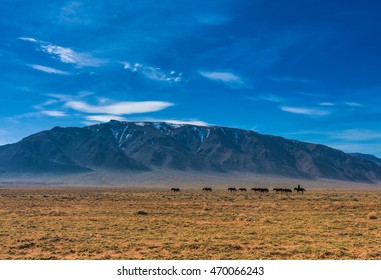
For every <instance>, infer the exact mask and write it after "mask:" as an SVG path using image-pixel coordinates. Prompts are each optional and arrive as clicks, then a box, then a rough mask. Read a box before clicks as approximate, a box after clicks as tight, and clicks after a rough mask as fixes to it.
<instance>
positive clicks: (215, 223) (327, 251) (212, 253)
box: [0, 188, 381, 259]
mask: <svg viewBox="0 0 381 280" xmlns="http://www.w3.org/2000/svg"><path fill="white" fill-rule="evenodd" d="M380 211H381V192H380V191H355V190H351V191H332V190H312V191H311V190H309V191H307V192H306V193H305V194H304V195H302V194H295V193H293V194H275V193H271V192H270V193H269V194H255V193H252V192H247V193H235V194H231V193H228V192H227V191H226V190H214V191H213V192H212V193H203V192H202V191H201V190H182V191H181V192H180V193H171V192H170V191H169V189H168V190H129V189H83V188H82V189H80V188H67V189H48V188H41V189H17V188H16V189H0V240H1V243H2V244H1V246H0V258H1V259H381V216H380V214H381V212H380Z"/></svg>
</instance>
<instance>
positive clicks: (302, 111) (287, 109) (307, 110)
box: [280, 106, 331, 116]
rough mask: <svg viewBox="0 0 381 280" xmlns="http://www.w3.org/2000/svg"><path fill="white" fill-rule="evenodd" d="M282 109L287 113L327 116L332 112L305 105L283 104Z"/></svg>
mask: <svg viewBox="0 0 381 280" xmlns="http://www.w3.org/2000/svg"><path fill="white" fill-rule="evenodd" d="M280 109H281V110H282V111H284V112H287V113H292V114H300V115H308V116H326V115H329V114H330V113H331V112H330V111H327V110H320V109H315V108H305V107H290V106H281V107H280Z"/></svg>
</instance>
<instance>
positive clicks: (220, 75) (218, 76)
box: [200, 71, 245, 87]
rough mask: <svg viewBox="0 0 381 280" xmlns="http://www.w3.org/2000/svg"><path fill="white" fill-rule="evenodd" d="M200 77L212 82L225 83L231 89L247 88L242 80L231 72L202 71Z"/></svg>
mask: <svg viewBox="0 0 381 280" xmlns="http://www.w3.org/2000/svg"><path fill="white" fill-rule="evenodd" d="M200 75H201V76H203V77H205V78H207V79H210V80H212V81H216V82H222V83H225V84H227V85H229V86H231V87H243V86H245V83H244V81H243V80H242V78H241V77H239V76H237V75H235V74H233V73H231V72H210V71H200Z"/></svg>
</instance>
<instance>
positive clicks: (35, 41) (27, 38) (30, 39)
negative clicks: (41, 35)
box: [19, 37, 38, 43]
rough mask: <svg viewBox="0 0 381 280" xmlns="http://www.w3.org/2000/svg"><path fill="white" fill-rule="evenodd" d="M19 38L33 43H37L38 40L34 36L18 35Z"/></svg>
mask: <svg viewBox="0 0 381 280" xmlns="http://www.w3.org/2000/svg"><path fill="white" fill-rule="evenodd" d="M19 39H20V40H23V41H28V42H33V43H38V41H37V40H36V39H34V38H29V37H19Z"/></svg>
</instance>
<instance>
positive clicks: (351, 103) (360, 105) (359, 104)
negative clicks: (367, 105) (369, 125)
mask: <svg viewBox="0 0 381 280" xmlns="http://www.w3.org/2000/svg"><path fill="white" fill-rule="evenodd" d="M344 104H345V105H347V106H349V107H363V106H364V105H363V104H361V103H357V102H344Z"/></svg>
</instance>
